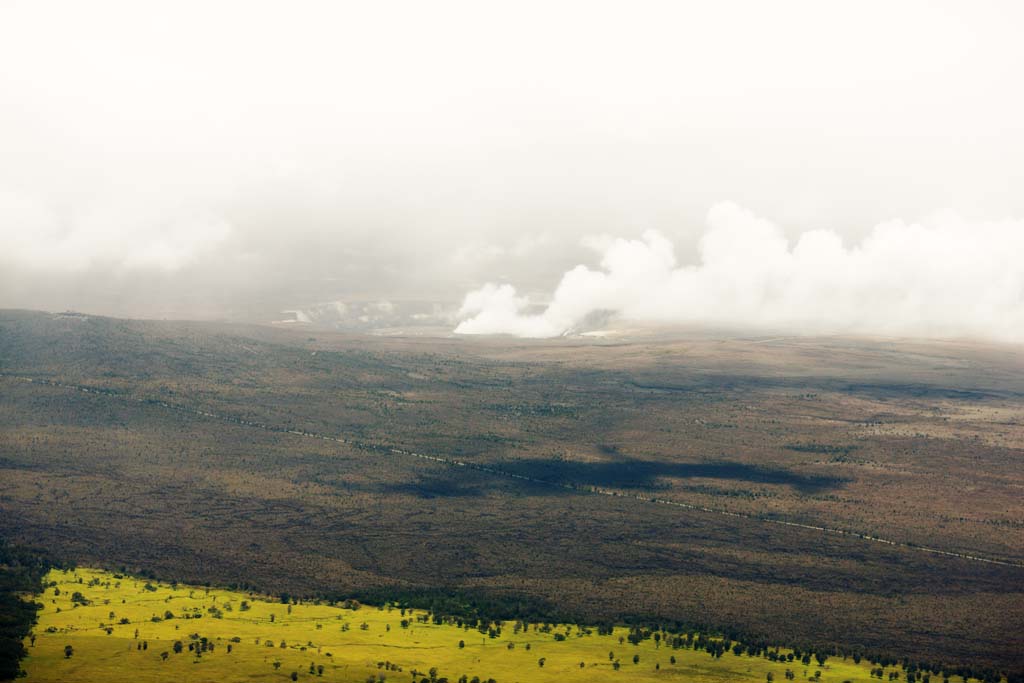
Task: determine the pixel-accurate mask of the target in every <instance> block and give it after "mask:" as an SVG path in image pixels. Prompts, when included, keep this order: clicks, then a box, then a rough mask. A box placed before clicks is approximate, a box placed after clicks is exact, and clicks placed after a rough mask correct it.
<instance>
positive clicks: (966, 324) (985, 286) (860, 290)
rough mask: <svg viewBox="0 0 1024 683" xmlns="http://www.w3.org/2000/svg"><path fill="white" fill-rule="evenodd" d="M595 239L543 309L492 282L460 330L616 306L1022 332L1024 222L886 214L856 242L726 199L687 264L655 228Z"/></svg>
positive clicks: (469, 299)
mask: <svg viewBox="0 0 1024 683" xmlns="http://www.w3.org/2000/svg"><path fill="white" fill-rule="evenodd" d="M591 245H592V246H595V247H598V248H599V250H600V251H601V252H602V256H601V261H600V268H598V269H592V268H589V267H587V266H584V265H579V266H577V267H575V268H573V269H572V270H570V271H569V272H567V273H565V274H564V275H563V276H562V279H561V282H560V283H559V285H558V287H557V288H556V289H555V292H554V294H553V296H552V297H551V301H550V303H549V304H548V305H547V307H546V308H545V309H544V310H542V311H541V312H537V313H532V312H530V306H531V304H530V301H529V299H528V298H527V297H525V296H519V295H518V294H517V293H516V290H515V288H514V287H512V286H511V285H507V284H506V285H501V286H498V285H494V284H487V285H485V286H484V287H482V288H480V289H478V290H476V291H473V292H470V293H469V294H468V295H466V297H465V300H464V302H463V305H462V308H461V310H460V317H461V318H462V322H461V323H460V324H459V325H458V327H457V328H456V330H455V331H456V332H457V333H459V334H512V335H517V336H521V337H553V336H557V335H561V334H565V333H567V332H571V331H573V330H574V329H575V328H576V327H577V326H578V325H580V323H581V322H583V321H584V319H585V318H586V317H587V316H588V314H592V313H594V312H597V311H611V312H613V313H614V314H616V315H617V316H618V317H620V318H624V319H629V320H637V321H650V322H658V323H698V324H708V325H727V326H741V327H748V328H756V327H762V328H765V327H771V328H786V329H789V330H792V331H794V332H804V333H843V332H852V333H869V334H870V333H875V334H890V335H911V336H926V337H951V336H970V337H983V338H991V339H998V340H1003V341H1015V342H1019V341H1024V221H1019V220H1003V221H990V222H969V221H966V220H964V219H962V218H960V217H959V216H957V215H954V214H951V213H944V214H937V215H935V216H933V217H931V218H929V219H928V220H925V221H922V222H919V223H907V222H904V221H901V220H893V221H887V222H884V223H881V224H879V225H877V226H875V228H874V229H873V230H872V231H871V232H870V233H869V234H868V235H867V237H865V238H864V239H863V240H862V241H861V242H860V243H858V244H853V245H846V244H844V243H843V240H842V238H841V237H840V236H839V235H838V234H837V233H835V232H833V231H830V230H811V231H808V232H804V233H802V234H801V235H800V236H799V237H798V238H797V239H796V240H795V243H793V244H792V245H790V242H789V240H787V238H786V236H785V235H784V233H783V232H782V230H781V229H780V228H779V227H778V226H776V225H775V224H773V223H771V222H770V221H767V220H765V219H763V218H760V217H758V216H755V215H754V214H753V213H751V212H750V211H747V210H746V209H743V208H742V207H739V206H737V205H735V204H732V203H722V204H718V205H716V206H714V207H713V208H712V209H711V210H710V211H709V212H708V216H707V230H706V231H705V232H704V234H703V236H702V237H701V238H700V242H699V263H698V264H696V265H678V264H677V262H676V258H675V253H674V248H673V245H672V243H671V242H669V241H668V240H667V239H666V238H665V237H663V236H662V235H660V234H659V233H657V232H653V231H649V232H647V233H645V234H644V235H643V238H642V239H640V240H626V239H602V240H592V241H591Z"/></svg>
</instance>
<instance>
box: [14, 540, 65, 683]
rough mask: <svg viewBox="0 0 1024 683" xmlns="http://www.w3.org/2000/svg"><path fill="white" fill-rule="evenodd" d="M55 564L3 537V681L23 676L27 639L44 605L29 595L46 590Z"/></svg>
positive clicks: (33, 549)
mask: <svg viewBox="0 0 1024 683" xmlns="http://www.w3.org/2000/svg"><path fill="white" fill-rule="evenodd" d="M54 565H55V563H54V562H53V560H52V559H51V558H49V557H48V556H47V554H46V553H44V552H43V551H41V550H38V549H35V548H26V547H24V546H17V545H11V544H9V543H7V542H6V541H5V540H4V539H2V538H0V681H7V680H13V679H14V678H17V677H18V676H19V675H20V674H21V665H20V663H21V660H22V658H23V657H24V656H25V655H26V654H27V650H26V649H25V642H24V641H25V638H26V637H28V636H29V634H30V633H31V631H32V627H33V626H34V625H35V623H36V612H37V611H38V610H39V608H40V607H41V605H39V604H38V603H36V602H33V601H32V600H29V599H26V598H27V597H28V596H32V595H37V594H39V593H42V591H43V577H44V576H45V575H46V572H47V571H49V570H50V568H51V567H52V566H54Z"/></svg>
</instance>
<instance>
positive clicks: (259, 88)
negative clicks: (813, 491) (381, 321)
mask: <svg viewBox="0 0 1024 683" xmlns="http://www.w3.org/2000/svg"><path fill="white" fill-rule="evenodd" d="M2 11H3V18H4V21H3V22H2V24H0V38H2V40H0V98H2V99H0V101H2V104H3V106H2V107H0V147H2V148H3V150H4V154H3V158H2V160H0V231H2V232H0V237H2V240H3V246H4V248H3V249H2V250H0V278H2V280H0V282H2V285H0V305H3V306H7V307H24V308H44V309H48V310H64V309H75V310H80V311H84V312H91V313H97V314H111V315H123V316H130V317H145V318H202V319H226V320H244V321H254V322H268V321H270V320H279V319H282V317H287V316H280V315H278V314H279V313H280V311H282V310H296V309H298V310H303V309H306V308H313V309H316V307H318V306H324V305H328V304H333V302H341V303H343V304H345V305H346V306H348V305H350V304H353V303H354V304H356V305H355V306H354V307H353V314H352V315H349V316H339V321H341V322H342V324H345V325H353V326H365V322H364V321H360V317H361V316H364V314H365V312H364V311H361V310H357V309H358V308H359V306H361V305H363V304H378V303H381V302H390V303H392V304H395V305H396V306H400V305H402V302H409V301H416V302H424V301H425V302H428V304H427V305H426V306H425V307H424V306H422V305H413V306H412V307H411V308H410V310H409V311H404V310H403V311H402V312H401V314H400V315H399V316H398V319H395V320H389V321H388V326H394V325H395V324H404V325H411V324H422V323H424V322H425V321H427V318H426V317H424V316H425V314H429V322H430V324H432V325H435V326H441V327H448V328H450V329H459V330H460V332H466V333H468V332H487V333H495V332H498V333H509V334H525V335H529V336H538V335H541V336H550V335H553V334H561V333H564V332H567V331H571V330H573V329H576V328H577V327H578V326H579V325H580V321H581V320H582V319H584V318H586V316H587V314H589V313H592V312H593V311H595V310H598V309H600V310H608V311H611V312H613V313H614V314H615V316H616V317H644V318H651V319H652V321H656V322H693V321H698V322H699V321H702V320H705V319H711V320H713V321H714V322H716V323H728V324H731V325H740V326H742V325H748V324H749V325H755V326H762V325H768V326H776V327H778V326H781V327H793V328H795V329H798V330H814V331H826V332H861V333H863V332H867V333H879V334H899V335H915V336H935V335H941V336H948V335H953V336H968V337H985V338H994V339H1004V340H1015V341H1019V340H1020V338H1021V335H1022V334H1024V332H1022V327H1021V322H1020V314H1019V312H1018V311H1019V309H1020V304H1021V296H1022V295H1021V292H1022V285H1021V277H1022V276H1021V267H1020V266H1019V265H1018V264H1017V263H1015V259H1014V255H1015V254H1016V253H1019V252H1020V239H1021V238H1020V234H1021V232H1022V230H1021V221H1022V220H1024V199H1022V195H1021V193H1020V192H1019V187H1020V182H1021V180H1022V179H1024V160H1022V159H1024V154H1022V152H1024V132H1022V130H1021V127H1020V126H1019V125H1018V122H1019V121H1020V120H1021V118H1022V117H1024V97H1022V96H1021V93H1020V89H1019V88H1017V87H1015V81H1016V76H1017V67H1019V65H1020V64H1021V59H1022V50H1024V48H1021V45H1020V41H1018V40H1017V39H1016V35H1015V33H1014V32H1013V30H1012V27H1013V26H1014V25H1015V24H1016V21H1015V20H1019V19H1020V18H1021V17H1020V13H1021V10H1020V8H1019V7H1017V6H1016V4H1014V3H979V4H977V5H970V6H968V5H967V4H965V3H918V2H908V3H899V4H898V5H896V6H893V5H892V4H889V3H858V5H857V6H856V7H853V6H849V7H835V6H833V7H824V6H822V5H821V4H820V3H811V2H790V3H782V4H781V5H775V6H766V5H762V4H760V3H745V2H739V3H737V2H726V3H716V4H715V5H714V6H713V7H703V8H684V7H678V6H675V5H674V4H671V3H645V4H644V5H643V6H642V7H640V8H637V9H635V10H632V9H630V10H627V9H626V8H624V7H622V6H620V5H617V4H614V3H586V4H578V3H553V4H547V3H544V4H533V3H523V4H518V5H517V6H516V7H515V8H512V7H505V8H501V9H498V8H486V7H481V6H478V5H476V4H475V3H440V4H437V5H432V6H431V7H429V8H428V7H425V6H421V7H417V6H415V5H414V4H404V3H403V4H401V5H397V6H392V5H390V3H383V4H380V5H373V6H368V5H363V4H360V5H356V4H343V5H334V4H330V3H326V4H325V3H306V4H304V7H303V8H302V9H300V10H296V11H294V12H282V11H280V7H279V6H277V5H276V4H274V3H232V2H220V3H213V4H212V5H207V4H206V3H190V2H184V3H174V4H165V3H160V4H158V5H156V6H154V7H146V6H139V5H137V4H135V3H111V2H100V3H96V4H91V3H90V4H89V5H88V6H85V5H82V4H77V3H47V2H41V3H29V2H11V3H6V4H5V6H4V8H3V10H2ZM40 33H43V34H44V35H45V36H46V39H45V40H39V39H38V36H39V35H40ZM729 207H734V208H729ZM766 222H768V223H771V224H772V226H774V227H769V226H768V225H767V224H766ZM602 261H603V265H602ZM581 265H582V266H584V267H585V268H586V270H580V269H579V268H578V267H579V266H581ZM635 269H642V270H644V271H645V272H644V274H643V277H642V278H639V280H638V279H637V278H636V277H635V276H636V275H637V273H636V272H634V271H635ZM648 269H650V270H648ZM588 273H589V274H588ZM594 273H604V275H602V276H595V275H594ZM723 279H724V280H727V281H728V282H725V283H723ZM488 286H490V287H489V288H488ZM512 288H514V294H513V289H512ZM581 290H582V291H581ZM467 295H469V296H468V298H467ZM527 300H528V301H529V303H530V304H531V305H533V306H534V307H538V308H542V309H544V310H546V313H544V314H543V316H541V317H539V318H533V317H530V314H531V313H535V312H536V311H533V310H532V309H528V307H527V304H526V303H524V302H525V301H527ZM652 300H655V301H656V302H657V303H656V305H655V304H654V303H653V302H652ZM549 306H550V307H549ZM435 310H436V311H437V312H438V314H435ZM526 310H530V312H529V313H527V312H526ZM413 315H418V316H419V317H417V318H413V317H412V316H413ZM300 319H301V316H300Z"/></svg>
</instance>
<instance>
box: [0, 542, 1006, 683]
mask: <svg viewBox="0 0 1024 683" xmlns="http://www.w3.org/2000/svg"><path fill="white" fill-rule="evenodd" d="M4 558H5V563H4V564H5V574H4V576H5V577H7V578H6V579H5V584H4V586H5V594H4V595H5V603H4V605H5V612H4V615H5V623H6V619H7V615H8V614H11V615H16V616H17V619H18V621H17V623H16V625H15V627H14V628H12V629H10V630H7V629H5V631H4V634H5V638H8V637H9V638H10V640H5V648H6V647H7V644H8V642H9V643H10V644H11V645H12V647H10V649H9V654H10V657H9V663H8V660H5V666H6V667H7V668H5V669H4V671H5V675H7V676H8V677H10V676H12V675H14V674H16V673H17V657H19V656H21V655H22V654H23V653H24V649H23V648H21V642H20V641H19V640H18V639H19V638H21V637H24V636H25V634H27V633H29V627H30V626H32V624H33V622H35V617H36V609H38V610H39V612H38V617H39V621H38V625H37V627H36V629H35V631H34V632H32V633H31V634H29V635H28V637H27V640H28V642H29V644H30V648H29V650H30V651H29V656H28V658H27V659H26V660H25V662H24V664H23V665H24V667H25V669H26V670H27V672H28V675H29V679H30V680H32V681H39V682H40V683H46V682H48V681H54V682H56V681H68V680H83V681H85V680H103V681H107V682H108V683H118V682H121V681H123V682H124V683H129V682H132V681H134V680H137V679H138V678H145V679H146V680H167V681H169V682H170V681H175V682H176V681H184V680H197V679H201V680H219V681H233V680H261V679H263V678H267V679H275V680H279V679H282V678H283V679H285V680H287V679H288V678H290V679H291V680H292V681H298V680H310V681H320V680H330V681H338V680H344V681H366V682H367V683H385V681H387V680H392V681H402V680H407V679H406V678H405V677H406V676H409V675H410V674H411V676H412V681H413V683H456V682H459V683H513V682H514V681H516V680H530V681H537V682H538V683H546V682H551V683H555V682H556V681H557V682H559V683H564V682H565V681H577V680H578V681H580V683H593V682H594V681H621V682H622V683H627V682H628V683H634V682H636V683H642V682H644V681H651V682H652V683H653V682H655V681H659V680H665V678H664V677H665V676H666V675H667V676H669V677H670V678H673V679H674V680H692V679H700V680H702V681H704V682H705V683H737V682H740V683H764V682H767V683H773V682H774V681H779V683H783V681H786V682H788V681H801V682H802V683H803V682H807V683H871V681H887V683H961V681H962V682H963V683H979V682H981V683H996V682H998V681H1001V680H1006V681H1007V683H1017V682H1018V681H1020V680H1021V678H1020V677H1019V675H1017V674H1011V675H1009V676H1006V674H1004V673H999V672H996V671H994V670H978V669H969V668H966V667H956V666H947V665H935V664H929V663H925V662H918V661H911V660H910V659H905V658H904V659H898V658H895V657H892V656H884V655H871V654H868V653H864V652H861V651H851V652H844V651H842V650H841V649H831V650H828V651H824V650H820V649H808V648H800V647H795V648H794V647H780V645H779V644H777V643H768V642H763V641H759V640H754V639H749V638H748V639H741V638H739V637H737V636H734V635H730V634H722V633H715V632H712V631H707V630H695V629H692V628H689V629H687V628H683V627H682V626H681V625H671V626H670V625H667V624H643V623H634V624H630V625H628V626H622V625H618V626H616V625H611V624H603V625H598V626H584V625H580V624H574V623H572V622H571V621H562V620H556V619H546V618H543V617H542V616H541V615H542V614H543V612H544V609H545V606H544V605H543V604H541V603H536V602H532V601H526V602H523V601H519V600H516V599H515V598H508V599H504V600H503V599H501V598H485V599H477V598H475V597H472V596H469V595H466V594H446V593H444V592H443V591H438V590H433V591H424V592H415V591H405V592H401V593H400V594H397V593H392V594H391V595H390V596H386V595H385V594H384V593H380V594H379V595H377V597H378V598H380V601H379V602H378V603H377V605H376V606H371V605H367V604H362V603H361V602H360V601H359V600H357V599H354V598H352V597H351V596H350V597H348V598H347V599H344V600H341V599H333V598H332V599H326V598H321V599H317V600H297V599H295V598H293V597H292V596H291V595H287V594H285V595H281V596H278V597H269V596H266V595H260V594H257V593H254V592H249V591H245V592H243V591H239V590H223V589H218V588H211V587H209V586H205V587H201V586H188V585H184V584H178V583H177V582H171V583H163V582H160V581H157V580H156V579H155V577H152V575H150V577H148V578H146V577H138V576H132V575H129V574H127V573H124V572H120V573H111V572H107V571H102V570H95V569H86V568H78V569H74V570H52V571H49V572H48V573H46V575H45V576H44V572H46V569H47V564H46V563H45V562H43V561H42V560H40V559H39V558H38V557H37V556H35V555H32V554H31V553H27V552H26V551H23V550H17V549H12V548H9V547H5V548H4ZM25 590H30V591H36V599H37V600H39V601H40V602H37V603H33V602H30V601H27V600H23V599H22V597H21V596H19V595H18V594H19V593H20V592H24V591H25ZM367 597H370V596H367ZM8 598H10V600H8ZM16 603H18V604H16ZM517 613H518V614H519V616H517ZM524 613H527V614H529V615H531V616H530V617H529V618H524V616H523V615H524ZM13 646H17V647H13ZM7 655H8V649H5V656H7ZM12 667H13V668H12ZM954 676H955V677H956V679H954Z"/></svg>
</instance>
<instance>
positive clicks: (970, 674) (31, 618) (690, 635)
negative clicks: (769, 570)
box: [0, 542, 1024, 683]
mask: <svg viewBox="0 0 1024 683" xmlns="http://www.w3.org/2000/svg"><path fill="white" fill-rule="evenodd" d="M0 543H2V542H0ZM0 553H3V554H0V564H4V565H5V566H4V571H5V572H7V573H5V574H4V576H5V577H6V576H8V574H10V575H11V576H14V575H17V576H20V577H21V583H19V584H18V585H20V586H21V588H16V589H12V590H10V591H8V590H6V589H5V591H4V594H3V595H4V598H5V603H4V605H5V607H4V615H5V617H6V615H7V614H8V610H7V607H6V605H7V603H6V599H7V597H8V596H9V595H13V596H15V597H16V598H17V599H18V601H19V602H20V603H21V605H24V606H27V607H23V608H21V609H20V611H19V613H20V614H23V615H25V617H24V619H25V621H24V622H23V626H22V629H21V630H20V631H19V633H20V634H21V635H20V636H18V637H17V638H15V639H14V640H13V641H12V643H14V646H16V648H17V653H18V654H17V659H14V660H13V662H14V664H13V666H14V667H15V668H14V671H17V661H18V659H20V657H22V656H23V655H24V647H23V646H22V643H21V639H22V638H24V636H25V635H26V634H28V632H29V629H30V628H31V626H32V625H33V624H34V623H35V610H36V608H37V607H38V606H37V605H35V604H34V603H31V602H27V601H24V600H21V598H20V597H18V596H17V593H19V592H20V593H26V592H32V593H38V592H40V591H41V589H42V584H41V579H42V576H43V575H44V574H45V573H46V571H47V570H48V569H49V568H50V567H51V566H57V567H60V566H63V565H61V564H59V563H53V562H51V561H48V560H46V559H44V556H43V555H42V554H41V553H39V552H38V551H30V550H26V549H24V548H13V547H11V546H4V545H0ZM8 557H12V558H20V560H19V559H15V560H14V561H13V562H10V561H8V560H7V558H8ZM8 564H14V565H15V569H14V571H13V572H12V571H11V569H10V568H9V567H7V566H6V565H8ZM119 571H120V572H121V573H124V574H134V575H136V576H140V577H142V578H146V579H150V580H153V581H162V582H164V583H169V584H178V583H181V584H189V585H197V586H206V587H207V588H209V587H211V584H210V582H208V581H207V582H200V581H195V580H188V579H182V580H180V581H179V580H177V579H169V578H166V577H160V576H157V574H155V573H154V572H152V571H149V570H141V571H132V570H131V569H129V568H127V567H124V566H122V567H120V568H119ZM8 583H10V582H9V581H5V584H4V585H5V586H6V585H7V584H8ZM226 588H228V589H230V590H236V591H242V592H249V593H252V594H259V595H264V596H271V595H272V593H270V592H268V591H265V590H262V589H261V588H260V587H259V586H256V585H254V584H252V583H249V582H240V583H230V584H227V586H226ZM277 597H278V599H280V600H281V602H282V603H292V602H304V601H311V602H316V603H328V604H334V605H338V606H342V607H344V608H347V609H360V608H361V606H362V604H363V603H365V604H366V605H373V606H378V605H380V606H388V607H389V608H392V609H401V610H402V611H403V613H404V611H405V610H407V609H408V610H420V611H424V612H426V614H423V615H418V616H417V617H416V618H415V619H416V621H419V622H423V623H434V624H452V625H456V626H458V627H460V628H466V629H476V630H478V631H479V632H480V633H483V634H487V635H489V636H490V637H492V638H494V637H499V636H500V635H501V630H502V626H501V623H502V622H506V621H510V622H515V630H516V632H518V631H520V630H529V629H530V628H531V627H532V628H533V629H534V630H536V631H538V632H542V633H553V632H554V624H574V625H575V628H576V629H578V630H580V631H583V632H585V633H591V632H596V633H597V634H598V635H611V634H612V633H613V629H614V627H615V626H617V625H618V626H625V627H627V628H628V629H629V633H628V635H627V636H623V637H621V638H620V641H621V643H620V644H625V643H629V644H633V645H636V644H639V643H640V642H642V641H644V640H651V639H653V640H654V641H655V643H656V644H657V645H658V647H665V648H667V649H673V650H675V649H693V650H701V651H705V652H707V653H708V655H709V656H711V657H715V658H720V657H722V656H725V655H729V656H749V657H765V658H766V659H769V660H771V661H773V662H783V663H788V662H792V663H793V664H794V667H796V666H805V667H810V666H824V664H825V662H827V661H828V660H829V659H832V658H839V659H847V658H849V659H852V660H853V662H854V663H857V664H859V663H861V662H862V661H866V662H869V663H870V664H872V665H873V668H872V671H871V675H872V677H873V678H874V677H877V678H878V679H879V681H882V680H884V679H888V681H889V682H894V681H899V683H904V681H905V683H963V682H965V681H967V679H969V678H974V679H977V680H980V681H983V683H1000V681H1004V680H1005V681H1006V683H1024V667H1022V668H1020V669H1011V670H1009V671H1007V670H999V669H997V668H995V667H979V666H969V665H963V664H951V663H936V662H930V661H925V660H920V659H916V658H910V657H907V656H902V655H900V654H898V653H894V652H884V651H876V650H868V649H864V648H859V647H857V648H849V647H844V646H842V645H837V644H830V645H822V644H815V643H796V642H781V641H780V639H777V638H776V639H773V640H769V639H767V638H764V637H761V636H757V635H752V634H747V633H743V632H741V631H739V630H737V629H732V628H728V629H721V628H715V627H714V626H712V625H710V624H696V623H689V622H684V621H666V620H652V619H650V618H647V617H644V616H642V615H634V616H626V617H624V618H623V619H622V620H621V621H618V622H607V621H606V622H601V623H596V624H590V623H589V622H588V620H586V619H585V618H584V617H582V616H581V615H579V614H574V613H572V612H569V611H566V610H563V609H559V608H558V607H557V606H555V605H552V604H551V603H549V602H546V601H544V600H540V599H538V598H534V597H531V596H527V595H509V594H493V593H486V592H482V591H478V592H473V591H466V590H460V589H440V588H408V587H404V588H395V587H376V588H368V589H365V590H362V591H354V592H349V593H346V594H344V595H341V594H337V593H333V592H328V593H320V594H316V595H306V596H297V595H291V594H289V593H282V594H280V595H278V596H277ZM412 619H413V617H412V616H411V615H410V622H411V620H412ZM5 623H6V622H5ZM584 624H589V625H586V626H585V625H584ZM403 626H404V623H403ZM6 633H7V631H6V630H5V631H4V634H5V638H6ZM554 637H555V638H556V639H559V638H558V634H555V635H554ZM12 647H13V646H12ZM5 648H6V640H5ZM782 649H786V650H791V651H790V652H785V653H784V652H782V651H781V650H782ZM6 653H7V650H6V649H5V651H4V654H5V656H6ZM5 662H6V660H5ZM894 667H900V668H902V670H903V672H904V673H903V677H902V678H901V677H900V674H899V673H897V672H896V671H895V669H894ZM887 668H888V669H889V670H886V669H887ZM5 671H6V669H5ZM957 679H959V680H957ZM0 680H6V679H3V678H0Z"/></svg>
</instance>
